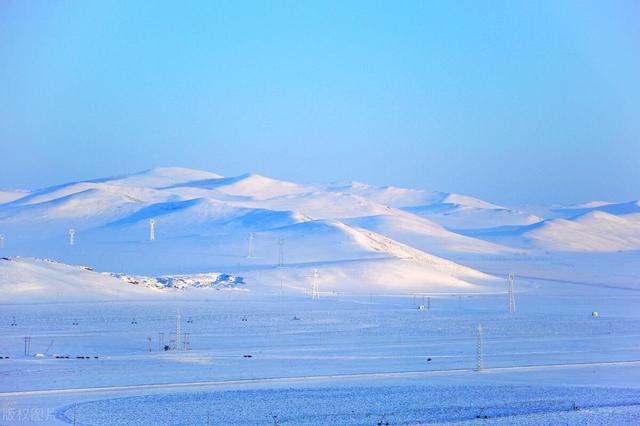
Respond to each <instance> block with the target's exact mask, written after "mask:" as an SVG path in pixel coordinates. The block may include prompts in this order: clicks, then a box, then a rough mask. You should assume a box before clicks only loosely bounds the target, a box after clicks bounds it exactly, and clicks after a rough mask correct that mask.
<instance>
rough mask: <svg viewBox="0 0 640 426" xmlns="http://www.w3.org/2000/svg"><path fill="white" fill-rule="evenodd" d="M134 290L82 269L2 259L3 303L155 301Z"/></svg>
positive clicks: (0, 300) (152, 293)
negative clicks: (146, 299) (143, 299)
mask: <svg viewBox="0 0 640 426" xmlns="http://www.w3.org/2000/svg"><path fill="white" fill-rule="evenodd" d="M157 294H158V290H155V291H154V290H152V289H150V288H144V287H139V286H134V285H131V284H127V283H125V282H124V281H123V280H120V279H118V278H116V277H113V276H111V275H105V274H100V273H97V272H94V271H93V270H90V269H88V268H87V267H82V266H71V265H65V264H62V263H57V262H54V261H50V260H41V259H33V258H11V259H8V258H2V259H0V303H18V302H25V303H26V302H28V303H45V302H77V301H96V300H116V299H121V300H131V299H141V298H153V297H154V296H157Z"/></svg>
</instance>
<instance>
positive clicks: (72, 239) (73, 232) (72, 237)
mask: <svg viewBox="0 0 640 426" xmlns="http://www.w3.org/2000/svg"><path fill="white" fill-rule="evenodd" d="M75 243H76V230H75V229H73V228H71V229H69V245H70V246H72V245H74V244H75Z"/></svg>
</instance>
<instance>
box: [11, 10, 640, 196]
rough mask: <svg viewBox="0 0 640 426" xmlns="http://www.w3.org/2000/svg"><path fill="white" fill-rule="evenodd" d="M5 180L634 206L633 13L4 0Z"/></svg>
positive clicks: (638, 30) (638, 173) (639, 80)
mask: <svg viewBox="0 0 640 426" xmlns="http://www.w3.org/2000/svg"><path fill="white" fill-rule="evenodd" d="M0 150H1V153H2V155H1V159H2V162H1V165H2V168H1V169H0V170H1V172H0V187H3V188H14V187H26V188H34V187H40V186H46V185H51V184H54V183H60V182H64V181H73V180H79V179H87V178H93V177H100V176H107V175H114V174H121V173H128V172H134V171H139V170H142V169H146V168H151V167H155V166H168V165H180V166H185V167H193V168H201V169H207V170H211V171H215V172H217V173H221V174H224V175H237V174H241V173H244V172H255V173H261V174H266V175H270V176H273V177H277V178H282V179H290V180H294V181H301V182H326V181H334V180H358V181H364V182H367V183H373V184H384V185H388V184H391V185H396V186H409V187H426V188H433V189H440V190H446V191H455V192H461V193H467V194H471V195H475V196H478V197H481V198H485V199H488V200H491V201H495V202H499V203H506V204H518V203H527V202H531V203H545V202H546V203H551V202H578V201H584V200H590V199H606V200H612V201H622V200H629V199H637V198H640V186H639V185H638V184H639V183H640V2H637V1H633V0H632V1H611V2H609V1H607V2H603V1H575V2H573V1H560V0H553V1H518V2H514V1H502V2H496V1H489V2H484V1H442V2H438V1H416V2H411V1H386V2H382V1H362V2H357V1H336V2H332V1H316V2H305V1H273V2H272V1H261V2H242V1H230V2H219V1H203V2H188V1H187V2H142V1H140V2H137V1H136V2H131V1H122V2H109V1H95V2H92V1H83V2H71V1H58V2H54V1H52V2H44V1H43V2H17V1H16V2H2V3H0Z"/></svg>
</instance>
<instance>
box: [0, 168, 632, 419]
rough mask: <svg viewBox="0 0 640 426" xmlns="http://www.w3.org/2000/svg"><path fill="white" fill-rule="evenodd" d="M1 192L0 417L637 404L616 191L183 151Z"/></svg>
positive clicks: (409, 415)
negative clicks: (525, 196)
mask: <svg viewBox="0 0 640 426" xmlns="http://www.w3.org/2000/svg"><path fill="white" fill-rule="evenodd" d="M3 194H4V195H3V197H4V198H3V201H4V202H3V201H0V202H2V204H0V234H2V235H3V236H4V240H3V247H2V249H1V253H0V254H1V255H2V256H4V257H5V258H3V259H2V260H0V333H1V334H0V357H1V358H0V410H1V413H0V425H17V424H30V423H31V424H73V422H74V418H75V422H76V424H82V425H112V424H130V425H136V424H154V425H156V424H158V425H161V424H166V425H172V424H181V425H196V424H202V425H205V424H208V422H209V424H225V425H260V424H264V425H269V424H281V425H285V424H289V425H316V424H340V425H342V424H344V425H376V424H387V423H388V424H393V425H398V424H403V425H423V424H536V425H537V424H603V425H604V424H638V423H640V385H638V383H640V381H639V380H638V379H640V343H638V342H640V339H638V337H640V310H639V309H638V306H639V303H638V302H640V287H639V286H638V284H639V283H640V268H639V266H640V251H639V249H640V243H638V241H640V240H638V237H637V235H638V234H637V229H638V228H637V227H638V224H640V219H639V218H638V207H637V206H638V204H637V202H627V203H619V204H614V203H606V202H598V203H586V204H584V205H580V206H553V207H550V208H547V209H539V210H536V211H535V212H533V211H532V212H526V211H524V210H522V209H518V208H511V207H503V206H497V205H495V204H493V203H490V202H486V201H483V200H478V199H475V198H473V197H469V196H464V195H459V194H448V193H442V192H438V191H430V190H415V189H402V188H393V187H374V186H369V185H365V184H361V183H339V184H329V185H307V184H304V185H302V184H296V183H290V182H283V181H277V180H274V179H270V178H266V177H262V176H257V175H242V176H239V177H232V178H226V177H222V176H220V175H217V174H215V173H209V172H203V171H196V170H189V169H180V168H165V169H154V170H151V171H147V172H143V173H139V174H135V175H131V176H123V177H117V178H105V179H97V180H93V181H88V182H77V183H71V184H64V185H57V186H54V187H50V188H45V189H42V190H38V191H30V192H29V191H6V192H5V193H3ZM150 219H154V220H155V221H156V229H155V240H154V241H149V220H150ZM69 228H73V229H74V230H75V235H74V237H75V240H74V244H73V245H70V244H69V234H68V230H69ZM250 233H251V234H252V239H251V243H249V240H248V238H249V234H250ZM249 244H251V245H250V246H249ZM45 258H46V259H53V260H43V259H45ZM314 269H317V270H318V272H319V273H318V278H317V280H316V282H317V284H318V287H319V293H320V298H319V299H312V298H311V297H310V295H309V294H310V290H311V286H312V283H313V280H314V279H313V270H314ZM511 272H512V273H514V274H515V276H516V281H515V285H516V311H515V312H513V313H510V312H508V311H507V294H506V289H507V286H506V274H507V273H511ZM421 305H422V306H424V309H422V310H420V309H418V307H419V306H421ZM178 310H179V311H180V316H181V319H180V326H181V341H182V345H181V347H180V349H184V350H173V347H172V346H173V345H175V332H176V317H177V311H178ZM594 312H597V313H598V315H597V316H594V314H593V313H594ZM479 324H481V325H482V327H483V338H482V345H481V347H482V366H483V369H482V371H476V370H477V365H478V359H477V357H478V338H477V331H476V329H477V326H478V325H479ZM160 333H162V334H160ZM25 337H30V341H29V345H30V347H29V348H28V353H27V354H26V355H25V341H24V338H25ZM185 339H186V341H188V345H187V346H188V347H185V345H184V342H185ZM172 340H174V341H173V342H172ZM164 345H167V346H169V348H170V349H171V350H166V351H165V350H164ZM187 349H188V350H187ZM36 354H41V356H36Z"/></svg>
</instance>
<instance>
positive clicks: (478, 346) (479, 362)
mask: <svg viewBox="0 0 640 426" xmlns="http://www.w3.org/2000/svg"><path fill="white" fill-rule="evenodd" d="M482 334H483V333H482V324H478V328H476V339H477V340H476V371H482V370H483V369H484V365H483V363H482Z"/></svg>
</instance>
